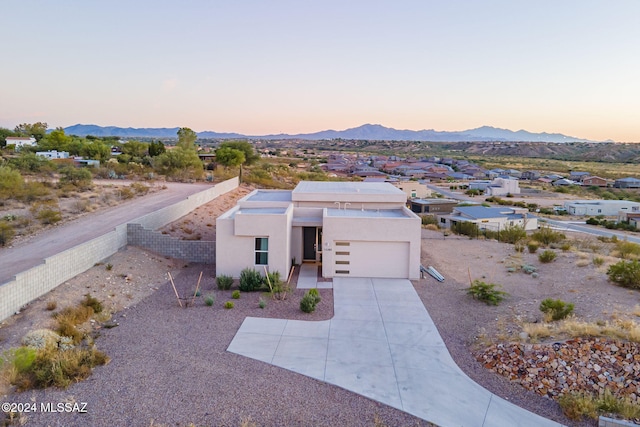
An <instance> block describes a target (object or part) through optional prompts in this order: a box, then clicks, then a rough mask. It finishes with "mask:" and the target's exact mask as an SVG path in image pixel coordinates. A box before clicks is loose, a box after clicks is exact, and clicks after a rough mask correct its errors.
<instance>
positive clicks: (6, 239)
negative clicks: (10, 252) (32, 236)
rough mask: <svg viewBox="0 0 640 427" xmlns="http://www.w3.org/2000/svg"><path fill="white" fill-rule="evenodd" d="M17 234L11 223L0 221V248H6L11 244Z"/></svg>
mask: <svg viewBox="0 0 640 427" xmlns="http://www.w3.org/2000/svg"><path fill="white" fill-rule="evenodd" d="M15 234H16V232H15V231H14V229H13V225H11V224H10V223H9V221H4V220H2V221H0V246H6V245H8V244H9V243H11V240H12V239H13V237H14V236H15Z"/></svg>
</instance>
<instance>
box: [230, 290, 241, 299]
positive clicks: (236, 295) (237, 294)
mask: <svg viewBox="0 0 640 427" xmlns="http://www.w3.org/2000/svg"><path fill="white" fill-rule="evenodd" d="M231 298H233V299H240V291H239V290H237V289H236V290H235V291H233V292H231Z"/></svg>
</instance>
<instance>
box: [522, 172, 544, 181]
mask: <svg viewBox="0 0 640 427" xmlns="http://www.w3.org/2000/svg"><path fill="white" fill-rule="evenodd" d="M538 178H540V172H538V171H524V172H522V176H521V177H520V179H527V180H529V181H535V180H536V179H538Z"/></svg>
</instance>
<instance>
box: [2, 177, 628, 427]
mask: <svg viewBox="0 0 640 427" xmlns="http://www.w3.org/2000/svg"><path fill="white" fill-rule="evenodd" d="M250 190H251V189H250V188H244V187H242V188H239V189H238V190H235V191H234V192H231V193H229V194H227V195H224V196H221V197H220V198H218V199H217V200H215V201H213V202H211V203H209V204H207V205H205V206H202V207H201V208H199V209H197V210H195V211H194V212H192V213H191V214H189V215H188V216H186V217H184V218H181V219H180V220H178V221H176V222H175V223H173V224H170V225H168V226H166V227H164V228H163V231H164V232H167V233H170V234H172V235H176V236H180V237H182V238H193V235H195V234H199V236H200V238H201V239H202V240H213V239H214V238H215V217H216V216H218V215H219V214H221V213H223V212H224V211H226V210H227V209H228V208H230V207H232V206H233V205H234V203H235V201H236V200H237V199H238V198H240V197H242V196H244V195H246V194H247V193H248V192H249V191H250ZM569 237H570V238H571V239H572V242H573V243H572V247H571V248H570V249H568V250H566V251H562V250H561V249H559V248H556V249H553V250H554V251H555V252H556V253H557V259H556V260H555V261H554V262H552V263H549V264H542V263H540V262H539V260H538V258H537V254H530V253H528V251H527V250H526V249H525V251H524V252H516V251H515V249H514V246H513V245H510V244H505V243H499V242H496V241H484V240H469V239H468V238H467V237H460V236H448V237H446V238H444V237H443V233H442V232H441V231H429V230H423V235H422V238H423V242H422V243H423V245H422V246H423V256H422V263H423V265H425V266H427V265H432V266H434V267H435V268H437V269H438V271H440V273H442V274H443V275H444V276H445V281H444V282H443V283H439V282H436V281H435V280H434V279H432V278H431V277H427V278H425V279H422V280H419V281H415V282H414V286H415V288H416V290H417V291H418V293H419V295H420V297H421V299H422V301H423V302H424V304H425V306H426V307H427V309H428V311H429V314H430V315H431V316H432V318H433V319H434V321H435V323H436V325H437V326H438V329H439V331H440V333H441V335H442V336H443V339H444V340H445V343H446V344H447V347H448V349H449V351H450V352H451V354H452V356H453V357H454V359H455V360H456V362H457V363H458V365H459V366H460V367H461V368H462V369H463V370H464V371H465V372H466V373H467V374H468V375H469V376H470V377H471V378H473V379H474V380H475V381H477V382H478V383H480V384H481V385H483V386H484V387H486V388H488V389H489V390H491V391H492V392H494V393H496V394H498V395H500V396H501V397H504V398H506V399H508V400H510V401H512V402H514V403H516V404H518V405H520V406H522V407H525V408H527V409H529V410H532V411H534V412H537V413H539V414H541V415H543V416H546V417H548V418H552V419H555V420H558V421H560V422H562V423H563V424H565V425H595V424H594V422H592V421H586V422H583V423H580V422H574V421H571V420H568V419H567V418H566V417H564V415H563V414H562V412H561V410H560V409H559V407H558V405H557V404H556V403H555V402H554V401H553V400H551V399H550V398H547V397H542V396H539V395H538V394H536V393H534V392H532V391H528V390H526V389H524V388H523V387H521V386H520V385H518V384H516V383H513V382H510V381H508V380H507V379H505V378H504V377H501V376H499V375H497V374H496V373H494V372H492V371H490V370H488V369H485V367H484V366H483V365H482V364H481V363H480V362H478V361H477V360H476V355H477V354H478V352H480V351H481V350H482V349H483V348H485V347H486V346H488V345H489V344H491V343H493V342H506V341H512V340H516V341H519V340H521V338H520V337H519V333H520V332H521V331H522V324H524V323H527V322H535V321H538V322H539V321H541V320H542V313H541V312H540V310H539V309H538V306H539V304H540V301H541V300H542V299H544V298H554V299H562V300H564V301H568V302H573V303H574V304H575V314H576V316H577V317H578V318H581V319H585V320H589V321H610V320H615V319H621V318H631V319H637V316H638V313H639V310H638V304H640V293H639V292H636V291H629V290H626V289H623V288H620V287H616V286H614V285H612V284H611V283H609V282H608V281H607V277H606V268H607V265H609V264H610V263H612V262H615V261H617V260H616V259H615V258H613V257H609V252H610V251H611V247H610V246H607V244H605V243H602V242H600V241H598V240H597V239H595V238H592V237H588V236H586V237H585V236H583V235H573V236H569ZM594 257H602V258H603V259H604V264H603V265H600V266H596V265H594V263H593V258H594ZM523 264H529V265H532V266H535V267H536V268H537V273H538V275H539V276H538V277H537V278H535V277H533V276H532V275H529V274H525V273H524V272H522V271H521V269H520V268H519V267H520V266H521V265H523ZM200 271H203V281H202V285H201V287H202V292H201V296H200V297H198V298H196V302H195V306H194V307H190V308H187V309H180V308H179V307H178V304H177V301H176V298H175V295H174V294H173V290H172V288H171V285H170V283H169V281H168V277H167V272H171V273H172V275H173V276H174V277H175V281H176V285H177V287H178V292H179V294H180V296H183V297H186V296H188V295H192V292H193V291H194V290H195V286H196V282H197V280H198V275H199V272H200ZM214 276H215V266H213V265H187V264H186V263H184V262H181V261H177V260H171V259H166V258H164V257H161V256H158V255H155V254H151V253H149V252H146V251H143V250H141V249H138V248H134V247H128V248H127V249H125V250H123V251H121V252H119V253H117V254H115V255H114V256H112V257H111V258H110V259H108V260H105V261H104V263H103V264H102V265H97V266H95V267H94V268H92V269H90V270H88V271H87V272H85V273H83V274H81V275H79V276H77V277H75V278H74V279H72V280H70V281H68V282H67V283H65V284H63V285H61V286H59V287H58V288H57V289H55V290H54V291H52V292H50V293H49V294H47V295H45V296H43V297H42V298H40V299H39V300H38V301H35V302H34V303H32V304H30V305H29V307H28V308H26V310H24V311H23V312H22V313H21V314H19V315H17V316H14V317H12V318H11V319H9V320H7V321H5V322H3V323H2V324H1V325H0V349H2V350H5V349H7V348H9V347H13V346H16V345H18V344H19V342H20V339H21V337H22V336H23V335H24V334H26V333H27V332H28V331H30V330H34V329H39V328H42V327H47V326H48V325H49V322H50V321H51V320H50V319H51V317H50V316H51V311H48V310H47V309H46V306H47V303H49V302H51V301H55V302H56V303H57V310H59V309H61V308H64V307H65V306H68V305H72V304H75V303H77V302H78V301H80V299H81V298H82V296H83V295H84V294H86V293H88V292H90V293H91V294H92V295H94V296H95V297H97V298H98V299H100V300H102V301H103V302H104V303H105V306H106V307H107V309H108V310H109V311H110V312H112V313H113V321H115V322H116V323H117V324H118V325H119V326H118V327H115V328H113V329H104V328H100V324H99V322H97V323H96V324H95V325H94V328H95V330H96V332H97V333H98V334H99V335H100V336H99V337H98V338H97V340H96V343H97V346H98V347H99V348H100V349H102V350H104V351H105V352H106V353H107V354H108V355H109V356H110V357H111V359H112V362H111V363H110V364H109V365H107V366H105V367H99V368H96V369H95V371H94V373H93V375H92V376H91V377H90V378H89V379H88V380H86V381H84V382H81V383H78V384H75V385H73V386H71V387H70V388H69V389H67V390H46V391H34V392H25V393H10V395H9V396H8V397H6V398H3V400H11V401H15V402H21V401H36V402H42V401H78V402H81V401H88V402H89V404H90V414H87V415H86V416H79V415H78V414H47V415H45V414H31V415H27V417H26V420H27V422H31V425H44V424H48V425H105V426H106V425H141V426H144V425H146V426H148V425H150V423H152V425H172V424H173V425H186V424H188V423H196V425H198V424H203V425H225V426H236V425H240V424H241V422H242V421H243V420H247V419H249V418H250V419H251V420H253V421H254V422H256V423H257V425H300V426H302V425H305V426H306V425H327V426H333V425H374V420H378V421H380V422H381V423H383V424H384V425H389V426H400V425H406V426H409V425H411V426H414V425H426V424H427V423H424V422H423V421H421V420H418V419H416V418H415V417H412V416H410V415H408V414H405V413H403V412H401V411H398V410H395V409H392V408H389V407H387V406H385V405H382V404H379V403H377V402H373V401H371V400H369V399H366V398H363V397H360V396H357V395H354V394H353V393H350V392H347V391H344V390H341V389H339V388H336V387H333V386H330V385H327V384H324V383H321V382H318V381H315V380H313V379H310V378H307V377H304V376H301V375H298V374H294V373H292V372H288V371H285V370H282V369H279V368H276V367H273V366H270V365H266V364H263V363H261V362H258V361H255V360H249V359H246V358H243V357H241V356H238V355H234V354H229V353H227V352H226V351H225V350H226V348H227V346H228V345H229V343H230V341H231V339H232V338H233V336H234V334H235V332H236V331H237V329H238V328H239V326H240V324H241V322H242V320H243V319H244V317H246V316H254V317H280V318H297V319H306V320H321V319H328V318H331V316H332V314H333V304H332V303H333V297H332V293H331V290H322V291H321V296H322V299H323V300H322V302H321V303H320V305H319V306H318V310H317V311H316V312H315V313H313V314H312V315H306V314H304V313H302V312H301V311H300V310H299V308H298V303H299V299H300V297H301V296H302V293H301V292H300V291H296V292H295V293H294V294H292V295H291V297H290V299H289V300H288V301H284V302H281V301H274V300H270V299H269V298H268V296H265V295H262V294H259V293H255V294H244V293H243V294H242V296H241V298H240V299H239V300H232V299H231V291H220V290H218V289H217V287H216V285H215V281H214ZM475 279H479V280H483V281H486V282H491V283H496V284H498V285H500V286H501V288H502V289H503V290H504V291H506V292H508V294H509V295H508V296H507V298H506V299H505V300H504V302H503V303H502V304H500V305H498V306H488V305H485V304H484V303H482V302H480V301H477V300H474V299H472V298H471V297H470V296H468V295H467V294H466V292H465V288H467V287H468V286H469V282H470V280H475ZM233 289H236V288H235V287H234V288H233ZM233 289H232V290H233ZM206 296H213V297H214V298H215V302H214V304H213V306H212V307H208V306H206V304H205V303H204V298H205V297H206ZM260 298H264V299H266V302H267V306H266V308H265V309H260V308H259V307H258V301H259V299H260ZM227 301H233V302H234V303H235V307H234V308H233V309H231V310H225V309H224V308H223V304H224V303H225V302H227ZM550 339H551V340H552V341H553V340H555V339H556V338H554V337H552V338H550ZM9 391H10V390H5V392H9ZM1 392H2V391H1V390H0V393H1ZM152 420H153V421H152Z"/></svg>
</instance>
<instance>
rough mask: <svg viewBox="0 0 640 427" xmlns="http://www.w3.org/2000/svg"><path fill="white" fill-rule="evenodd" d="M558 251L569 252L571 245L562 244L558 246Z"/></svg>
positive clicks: (567, 243)
mask: <svg viewBox="0 0 640 427" xmlns="http://www.w3.org/2000/svg"><path fill="white" fill-rule="evenodd" d="M560 249H561V250H562V252H568V251H570V250H571V243H569V242H564V243H563V244H562V245H560Z"/></svg>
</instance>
